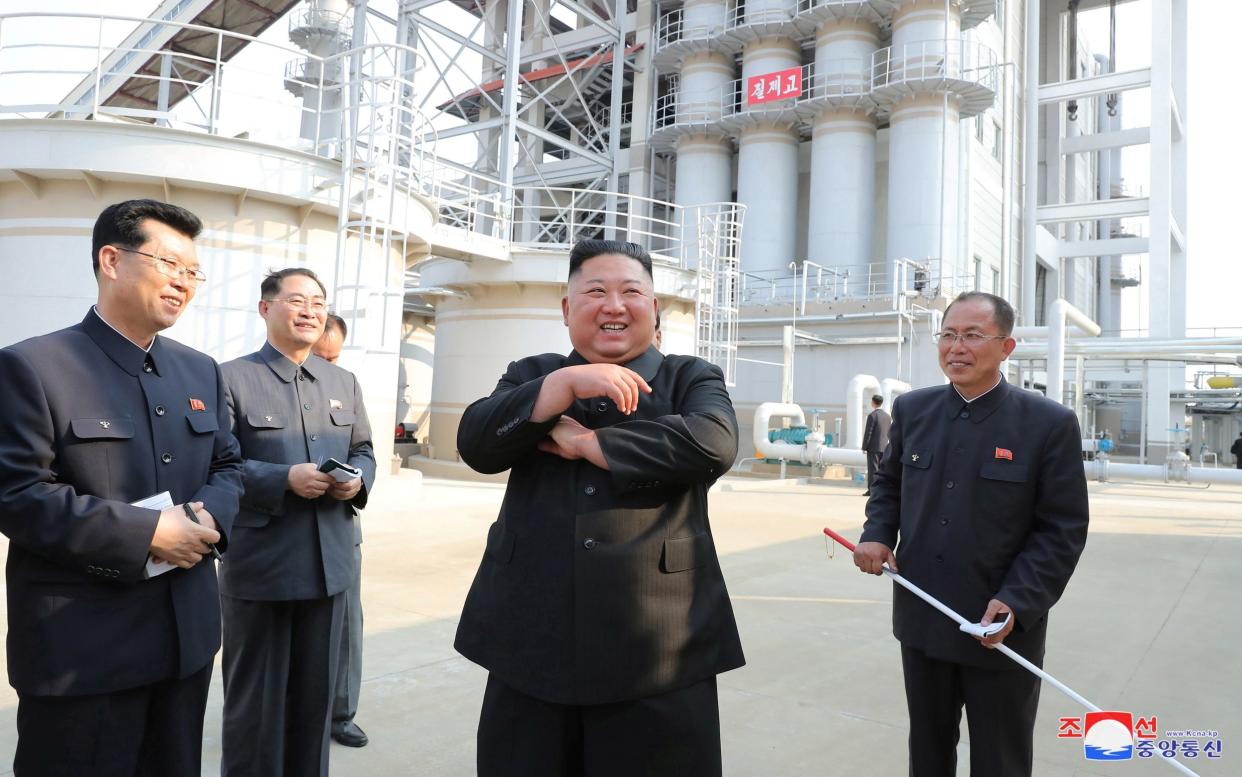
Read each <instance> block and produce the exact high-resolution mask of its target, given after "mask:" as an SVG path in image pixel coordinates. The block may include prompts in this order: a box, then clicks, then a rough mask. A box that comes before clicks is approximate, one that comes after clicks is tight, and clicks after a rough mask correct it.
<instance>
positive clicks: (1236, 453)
mask: <svg viewBox="0 0 1242 777" xmlns="http://www.w3.org/2000/svg"><path fill="white" fill-rule="evenodd" d="M1229 452H1230V453H1232V454H1233V463H1234V466H1236V467H1237V468H1238V469H1242V432H1238V439H1236V440H1234V441H1233V446H1232V447H1230V448H1229Z"/></svg>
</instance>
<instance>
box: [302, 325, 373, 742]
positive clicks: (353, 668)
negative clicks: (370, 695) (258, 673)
mask: <svg viewBox="0 0 1242 777" xmlns="http://www.w3.org/2000/svg"><path fill="white" fill-rule="evenodd" d="M348 334H349V327H348V326H347V325H346V324H345V319H343V318H341V317H340V316H338V315H336V314H335V313H329V314H328V320H327V322H326V323H325V324H324V328H323V334H322V335H321V336H320V337H319V340H318V341H317V342H316V343H315V347H314V348H312V349H311V352H312V353H314V354H315V355H316V356H318V357H319V358H320V359H323V360H324V361H326V362H327V363H328V364H336V362H337V359H339V358H341V348H342V347H344V345H345V338H346V336H347V335H348ZM353 518H354V566H355V567H356V568H357V570H358V571H357V574H356V575H354V582H353V584H352V585H350V586H349V589H348V590H347V591H346V592H345V627H344V628H343V629H341V658H340V661H339V662H338V663H337V669H336V697H335V699H334V700H333V702H332V738H333V739H335V740H336V741H337V742H340V743H341V744H342V745H345V746H347V747H366V744H367V742H368V741H370V740H368V739H367V735H366V732H364V731H363V730H362V729H361V728H360V727H359V726H358V724H357V723H355V722H354V715H356V714H357V713H358V692H359V690H360V688H361V687H362V516H360V515H359V514H358V512H357V511H356V510H355V511H354V516H353Z"/></svg>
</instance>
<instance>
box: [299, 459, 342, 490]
mask: <svg viewBox="0 0 1242 777" xmlns="http://www.w3.org/2000/svg"><path fill="white" fill-rule="evenodd" d="M335 482H336V481H335V480H334V479H333V478H332V476H331V475H328V474H326V473H323V472H320V471H319V467H317V466H315V465H314V464H311V463H310V462H307V463H305V464H294V465H293V466H292V467H290V468H289V490H290V491H292V492H293V493H295V494H297V495H298V496H300V497H302V498H303V499H318V498H319V497H321V496H323V495H324V494H325V493H327V491H328V489H329V488H331V487H332V484H333V483H335Z"/></svg>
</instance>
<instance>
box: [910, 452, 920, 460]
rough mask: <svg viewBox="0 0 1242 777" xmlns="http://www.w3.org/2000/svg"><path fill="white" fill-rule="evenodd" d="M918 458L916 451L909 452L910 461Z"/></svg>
mask: <svg viewBox="0 0 1242 777" xmlns="http://www.w3.org/2000/svg"><path fill="white" fill-rule="evenodd" d="M918 460H919V455H918V454H917V453H911V454H910V461H918Z"/></svg>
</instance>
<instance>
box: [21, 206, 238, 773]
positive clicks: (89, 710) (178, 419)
mask: <svg viewBox="0 0 1242 777" xmlns="http://www.w3.org/2000/svg"><path fill="white" fill-rule="evenodd" d="M201 230H202V223H201V222H200V221H199V219H198V218H197V217H196V216H195V215H194V214H193V213H190V212H189V211H187V210H185V209H184V208H179V207H177V206H175V205H169V204H167V203H163V202H157V201H155V200H129V201H126V202H121V203H117V204H115V205H110V206H108V207H107V208H105V209H104V211H103V212H102V213H101V214H99V218H98V219H97V220H96V222H95V228H94V233H93V235H92V240H91V256H92V263H93V266H94V270H95V279H96V281H97V282H98V284H99V296H98V298H97V301H96V304H95V305H94V306H93V307H92V308H91V309H90V310H89V311H88V312H87V313H86V317H85V318H83V319H82V321H81V323H79V324H76V325H74V326H71V327H69V328H68V329H62V330H60V331H58V332H53V333H51V334H47V335H43V336H41V337H35V338H31V339H29V340H26V341H24V342H21V343H18V344H16V345H12V346H10V347H8V348H5V349H3V350H0V404H2V405H3V408H4V409H3V412H0V531H3V532H4V534H5V535H7V536H8V538H9V557H8V565H7V570H6V573H7V584H8V585H7V590H8V618H9V624H8V625H9V628H8V671H9V682H10V683H12V685H13V687H14V688H15V689H16V690H17V696H18V702H17V732H18V740H17V754H16V757H15V758H14V761H13V772H14V774H15V775H17V776H18V777H37V776H38V775H49V776H51V775H58V776H66V777H68V776H70V775H111V776H115V777H130V776H136V775H157V774H177V775H189V774H195V775H196V774H199V773H200V771H201V762H202V743H203V711H204V709H205V707H206V704H207V689H208V686H209V684H210V682H211V669H212V660H213V657H214V656H215V653H216V650H218V649H219V647H220V601H219V592H218V588H217V584H216V570H215V568H214V565H213V564H212V562H211V558H210V553H211V544H213V543H214V544H215V545H216V547H218V548H220V549H225V548H226V547H227V545H228V539H229V537H230V535H231V533H232V530H231V527H232V523H233V518H234V515H235V514H236V512H237V504H238V496H239V495H240V493H241V489H242V475H241V459H240V457H239V455H238V450H237V442H236V441H235V440H234V439H233V436H232V435H231V434H229V428H228V414H227V410H226V403H225V397H224V389H223V386H222V384H221V379H220V369H219V367H218V366H217V365H216V363H215V361H213V360H212V359H211V357H209V356H207V355H205V354H202V353H199V352H198V351H195V350H193V349H191V348H187V347H186V346H184V345H181V344H180V343H177V342H176V341H174V340H169V339H167V338H164V337H161V336H160V335H159V333H160V332H162V331H163V330H165V329H167V328H168V327H170V326H172V325H173V324H174V323H175V322H176V321H177V319H178V318H180V316H181V314H182V313H183V312H185V309H186V307H187V306H188V305H189V304H190V301H191V300H192V299H193V298H194V294H195V292H196V291H197V290H198V288H199V285H200V284H201V283H202V282H203V281H204V280H205V279H206V274H205V273H204V272H203V270H202V269H201V267H200V265H199V260H198V255H197V252H196V250H195V247H194V239H195V238H196V237H197V236H198V234H199V232H200V231H201ZM161 494H162V495H164V496H166V497H167V501H166V502H165V504H171V505H172V506H170V507H167V508H166V509H160V508H159V507H137V506H135V505H134V504H133V503H134V502H138V501H143V500H146V499H147V498H148V497H153V496H158V495H161ZM153 560H154V561H165V562H169V563H170V564H171V565H173V568H171V569H169V568H168V565H161V566H160V567H156V566H155V565H153V564H151V565H149V564H148V562H149V561H153ZM149 567H150V571H148V569H149ZM160 568H163V569H165V571H164V572H163V573H156V572H157V570H158V569H160ZM153 573H156V574H154V576H152V574H153Z"/></svg>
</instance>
